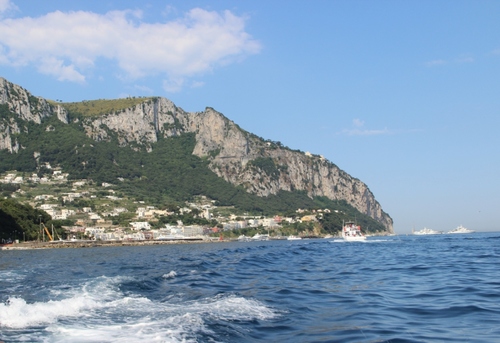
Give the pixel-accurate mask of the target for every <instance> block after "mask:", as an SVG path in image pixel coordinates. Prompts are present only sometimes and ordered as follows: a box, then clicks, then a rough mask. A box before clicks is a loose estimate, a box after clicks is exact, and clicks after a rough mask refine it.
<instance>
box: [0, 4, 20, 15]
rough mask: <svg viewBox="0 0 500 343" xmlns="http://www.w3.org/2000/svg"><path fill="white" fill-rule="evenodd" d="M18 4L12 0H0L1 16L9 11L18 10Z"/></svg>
mask: <svg viewBox="0 0 500 343" xmlns="http://www.w3.org/2000/svg"><path fill="white" fill-rule="evenodd" d="M17 10H18V8H17V6H16V5H15V4H14V3H13V2H12V1H10V0H0V18H2V17H3V16H4V15H5V14H8V13H9V12H13V11H17Z"/></svg>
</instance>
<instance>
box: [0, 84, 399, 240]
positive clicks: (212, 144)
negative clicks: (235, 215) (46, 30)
mask: <svg viewBox="0 0 500 343" xmlns="http://www.w3.org/2000/svg"><path fill="white" fill-rule="evenodd" d="M0 156H2V159H3V161H4V162H3V163H2V166H0V169H1V170H0V171H6V170H9V169H17V170H23V171H26V172H30V171H40V170H41V169H43V168H44V166H46V165H47V164H52V165H60V166H62V168H63V169H64V170H65V171H66V172H69V173H70V175H71V176H72V177H74V178H85V177H87V178H93V179H97V180H98V181H103V182H104V181H106V182H118V181H117V180H121V182H124V183H125V184H127V186H125V188H126V187H129V188H133V186H134V185H135V186H138V185H140V187H142V189H143V190H144V191H148V192H147V194H146V196H147V195H148V194H150V195H151V196H157V197H160V198H161V197H166V198H165V199H170V200H175V199H176V197H177V198H178V197H179V196H180V194H179V193H180V191H179V190H178V185H179V184H182V185H184V186H183V187H184V191H189V192H191V193H192V194H193V195H194V194H202V195H207V196H209V197H211V198H216V200H219V201H221V202H223V203H225V205H230V204H232V205H235V206H238V202H239V203H240V204H242V203H244V202H247V203H248V202H250V203H253V204H256V205H254V207H255V209H256V210H265V208H266V207H268V206H271V207H272V206H276V208H279V207H280V206H281V208H283V207H284V206H285V207H286V205H287V204H288V206H289V207H293V206H295V205H296V204H301V203H304V204H307V203H308V202H310V203H312V201H313V200H314V201H316V203H318V200H319V201H320V202H321V201H323V202H324V201H327V202H328V201H330V202H333V203H335V202H337V203H339V202H342V203H346V204H348V205H350V206H352V207H353V208H355V209H356V210H357V211H359V212H360V213H361V214H364V215H366V216H368V217H370V218H372V219H373V220H374V221H375V222H376V223H378V224H379V225H381V226H382V227H383V228H385V231H386V232H389V233H392V230H393V229H392V225H393V223H392V219H391V217H390V216H389V215H388V214H387V213H385V212H384V211H383V210H382V207H381V205H380V204H379V203H378V201H377V200H376V199H375V197H374V195H373V194H372V192H371V191H370V189H369V188H368V187H367V185H365V184H364V183H363V182H362V181H360V180H358V179H356V178H354V177H352V176H350V175H349V174H347V173H346V172H344V171H343V170H341V169H340V168H338V167H337V166H336V165H335V164H333V163H331V162H330V161H328V160H326V159H324V158H323V157H321V156H317V155H312V154H309V153H303V152H301V151H296V150H291V149H289V148H287V147H284V146H283V145H281V143H279V142H273V141H270V140H264V139H262V138H260V137H258V136H256V135H254V134H252V133H250V132H247V131H245V130H243V129H241V128H240V127H239V126H238V125H236V124H235V123H234V122H233V121H231V120H229V119H228V118H226V117H225V116H224V115H222V114H221V113H219V112H217V111H216V110H214V109H213V108H210V107H207V108H206V109H205V110H204V111H202V112H186V111H184V110H183V109H182V108H180V107H177V106H176V105H175V104H174V103H172V102H171V101H170V100H168V99H165V98H162V97H150V98H127V99H117V100H95V101H82V102H78V103H59V102H55V101H50V100H46V99H43V98H41V97H36V96H33V95H32V94H31V93H29V92H28V91H27V90H25V89H24V88H22V87H20V86H18V85H15V84H13V83H11V82H9V81H7V80H5V79H3V78H0ZM2 168H3V169H2ZM127 182H128V183H127ZM229 186H230V188H228V187H229ZM165 199H164V200H165ZM242 199H246V200H242ZM177 200H178V199H177Z"/></svg>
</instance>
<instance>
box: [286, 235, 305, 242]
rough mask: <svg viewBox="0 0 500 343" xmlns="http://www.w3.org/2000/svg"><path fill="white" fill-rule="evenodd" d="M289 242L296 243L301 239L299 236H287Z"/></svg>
mask: <svg viewBox="0 0 500 343" xmlns="http://www.w3.org/2000/svg"><path fill="white" fill-rule="evenodd" d="M287 239H288V240H289V241H297V240H299V239H302V237H299V236H294V235H290V236H288V238H287Z"/></svg>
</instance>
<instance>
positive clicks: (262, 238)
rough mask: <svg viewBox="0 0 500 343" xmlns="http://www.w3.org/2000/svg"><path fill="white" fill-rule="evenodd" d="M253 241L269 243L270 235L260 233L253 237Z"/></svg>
mask: <svg viewBox="0 0 500 343" xmlns="http://www.w3.org/2000/svg"><path fill="white" fill-rule="evenodd" d="M252 240H253V241H268V240H269V235H261V234H259V233H256V234H255V235H253V237H252Z"/></svg>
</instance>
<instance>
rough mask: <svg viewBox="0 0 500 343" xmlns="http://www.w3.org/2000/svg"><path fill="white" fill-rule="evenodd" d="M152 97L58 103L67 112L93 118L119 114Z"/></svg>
mask: <svg viewBox="0 0 500 343" xmlns="http://www.w3.org/2000/svg"><path fill="white" fill-rule="evenodd" d="M153 99H154V97H147V98H146V97H128V98H123V99H111V100H109V99H98V100H84V101H81V102H64V103H60V105H61V106H62V107H64V108H65V109H66V110H67V111H68V112H71V113H78V114H80V115H83V116H85V117H95V116H99V115H102V114H107V113H112V112H119V111H122V110H125V109H127V108H130V107H134V106H136V105H139V104H142V103H143V102H146V101H151V100H153Z"/></svg>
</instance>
